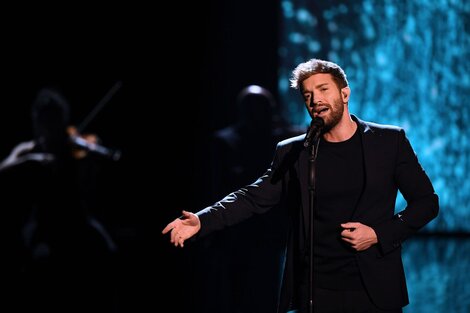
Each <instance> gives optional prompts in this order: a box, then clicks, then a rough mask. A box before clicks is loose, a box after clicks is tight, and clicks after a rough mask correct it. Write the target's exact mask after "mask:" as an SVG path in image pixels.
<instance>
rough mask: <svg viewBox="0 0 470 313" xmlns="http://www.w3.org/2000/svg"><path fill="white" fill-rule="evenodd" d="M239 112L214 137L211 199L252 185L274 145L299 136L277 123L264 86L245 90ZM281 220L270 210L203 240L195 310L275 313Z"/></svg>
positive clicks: (269, 97) (270, 98) (252, 86)
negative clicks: (231, 121)
mask: <svg viewBox="0 0 470 313" xmlns="http://www.w3.org/2000/svg"><path fill="white" fill-rule="evenodd" d="M237 109H238V120H237V122H236V123H234V124H233V125H229V126H228V127H226V128H223V129H220V130H218V131H216V132H215V133H214V136H213V142H212V159H211V164H210V167H211V170H212V184H211V185H212V197H213V199H218V198H220V197H221V196H224V195H225V194H228V193H230V192H232V191H234V190H236V189H237V188H238V187H239V186H244V185H247V184H250V183H252V182H254V181H255V180H256V178H257V177H258V176H260V175H261V174H263V172H264V171H265V170H266V165H268V164H269V162H270V160H271V159H272V157H273V153H274V150H275V147H276V143H277V142H278V141H280V140H282V139H285V138H287V137H290V136H292V135H294V134H296V135H297V134H300V133H301V132H298V133H295V130H293V128H291V127H289V126H288V125H287V123H285V122H284V121H283V120H282V118H280V116H279V115H278V114H277V112H276V111H277V104H276V101H275V99H274V97H273V95H272V93H271V92H270V91H269V90H267V89H266V88H264V87H261V86H257V85H250V86H247V87H245V88H243V89H242V90H241V91H240V92H239V94H238V96H237ZM279 219H280V216H278V211H276V210H272V211H271V212H269V214H266V215H264V216H261V215H260V216H257V217H255V218H253V219H251V220H247V221H245V222H244V223H242V224H240V225H236V226H234V227H233V228H230V229H227V230H225V231H224V233H223V234H222V235H221V236H212V237H209V238H207V239H206V240H204V242H203V243H202V244H201V246H202V248H201V249H202V250H201V251H202V252H201V255H200V259H201V260H200V262H202V263H203V264H202V267H201V268H206V267H207V269H206V270H205V272H204V274H203V275H202V276H201V277H200V278H197V279H196V284H198V285H199V284H200V283H201V282H204V288H203V289H202V292H201V293H202V295H201V296H196V297H195V298H196V299H199V301H203V302H204V303H201V304H197V305H196V307H197V308H198V309H200V310H201V312H206V313H207V312H217V313H222V312H227V313H235V312H236V313H248V312H257V313H263V312H266V313H268V312H269V313H271V312H274V311H275V307H276V306H275V305H276V297H277V293H278V289H277V286H278V285H279V279H280V262H281V255H282V251H281V247H282V240H283V238H282V237H281V236H280V232H279V231H278V230H279V227H281V225H280V221H279ZM196 268H198V266H196ZM196 301H198V300H196Z"/></svg>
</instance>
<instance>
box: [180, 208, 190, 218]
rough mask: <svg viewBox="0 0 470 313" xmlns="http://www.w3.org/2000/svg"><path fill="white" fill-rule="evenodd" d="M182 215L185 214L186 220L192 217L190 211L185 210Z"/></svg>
mask: <svg viewBox="0 0 470 313" xmlns="http://www.w3.org/2000/svg"><path fill="white" fill-rule="evenodd" d="M182 213H183V217H184V219H187V218H189V217H191V214H190V213H189V212H188V211H185V210H183V211H182Z"/></svg>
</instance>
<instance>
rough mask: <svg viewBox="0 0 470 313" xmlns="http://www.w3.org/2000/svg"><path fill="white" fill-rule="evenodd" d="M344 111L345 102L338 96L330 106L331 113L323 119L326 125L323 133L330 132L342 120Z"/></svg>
mask: <svg viewBox="0 0 470 313" xmlns="http://www.w3.org/2000/svg"><path fill="white" fill-rule="evenodd" d="M343 113H344V103H343V101H342V100H341V99H340V98H338V99H336V100H335V101H334V103H333V105H331V106H330V114H329V115H328V116H326V118H325V119H324V120H323V121H324V122H325V126H324V127H323V133H326V132H329V131H330V130H331V129H333V128H334V127H335V126H336V125H338V123H339V122H340V121H341V118H342V117H343Z"/></svg>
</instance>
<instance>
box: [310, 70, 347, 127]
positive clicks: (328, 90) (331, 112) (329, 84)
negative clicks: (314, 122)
mask: <svg viewBox="0 0 470 313" xmlns="http://www.w3.org/2000/svg"><path fill="white" fill-rule="evenodd" d="M349 92H350V91H349V87H345V88H343V89H341V90H340V89H339V88H338V86H337V85H336V83H335V81H334V80H333V77H332V76H331V75H330V74H324V73H320V74H314V75H312V76H310V77H309V78H307V79H305V80H304V81H303V82H302V95H303V97H304V102H305V106H306V108H307V110H308V112H309V114H310V116H311V117H312V118H315V117H321V118H322V119H323V121H324V122H325V130H326V131H328V130H330V129H332V128H333V127H335V126H336V125H337V124H338V123H339V122H340V121H341V119H342V118H343V116H345V107H346V104H347V102H348V100H349ZM346 113H347V114H346V115H348V114H349V113H348V111H347V110H346Z"/></svg>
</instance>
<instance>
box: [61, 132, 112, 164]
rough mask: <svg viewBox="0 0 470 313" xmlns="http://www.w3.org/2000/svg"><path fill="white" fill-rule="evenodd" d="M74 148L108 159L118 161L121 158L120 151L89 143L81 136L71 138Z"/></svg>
mask: <svg viewBox="0 0 470 313" xmlns="http://www.w3.org/2000/svg"><path fill="white" fill-rule="evenodd" d="M70 142H71V144H72V146H74V147H76V148H80V149H83V150H85V151H88V152H90V153H95V154H97V155H100V156H102V157H105V158H107V159H111V160H113V161H118V160H119V159H120V158H121V151H120V150H113V149H109V148H106V147H104V146H101V145H99V144H96V143H92V142H88V141H86V140H85V139H83V138H81V137H79V136H70Z"/></svg>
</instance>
